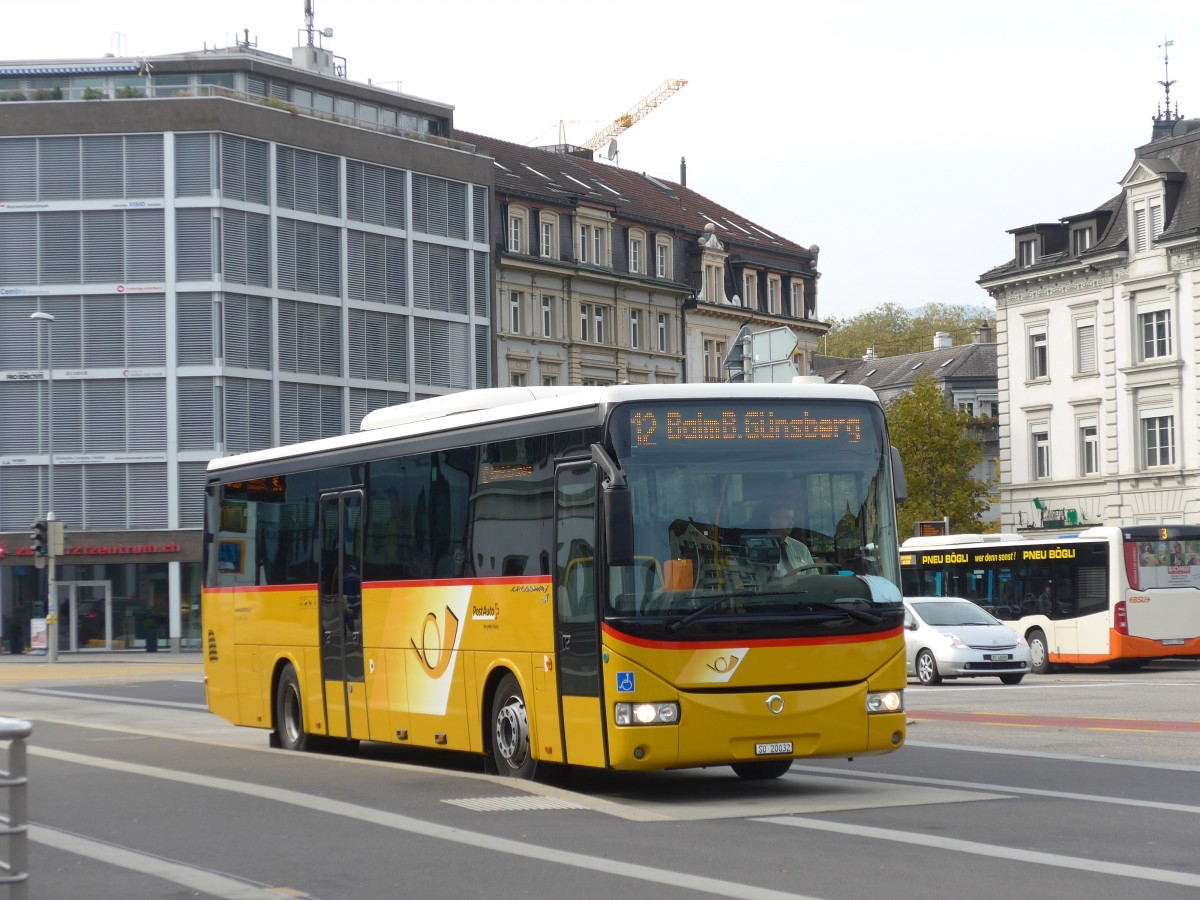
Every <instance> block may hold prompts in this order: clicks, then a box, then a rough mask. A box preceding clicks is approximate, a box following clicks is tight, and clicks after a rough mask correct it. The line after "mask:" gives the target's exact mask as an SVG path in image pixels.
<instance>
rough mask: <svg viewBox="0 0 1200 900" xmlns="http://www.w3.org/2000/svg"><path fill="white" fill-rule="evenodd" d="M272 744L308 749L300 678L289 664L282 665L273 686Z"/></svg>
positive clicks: (287, 747)
mask: <svg viewBox="0 0 1200 900" xmlns="http://www.w3.org/2000/svg"><path fill="white" fill-rule="evenodd" d="M271 743H272V745H274V746H278V747H282V748H283V749H284V750H308V749H310V747H309V736H308V735H307V734H305V732H304V704H303V703H302V702H301V699H300V679H298V678H297V677H296V670H295V669H293V668H292V667H291V666H290V665H288V666H284V669H283V672H281V673H280V675H279V684H278V686H277V687H276V688H275V733H274V740H273V741H272V742H271Z"/></svg>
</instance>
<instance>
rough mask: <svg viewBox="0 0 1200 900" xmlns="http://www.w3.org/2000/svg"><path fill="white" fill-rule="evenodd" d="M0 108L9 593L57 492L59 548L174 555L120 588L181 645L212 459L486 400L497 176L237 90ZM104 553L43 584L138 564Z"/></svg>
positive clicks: (4, 542)
mask: <svg viewBox="0 0 1200 900" xmlns="http://www.w3.org/2000/svg"><path fill="white" fill-rule="evenodd" d="M236 63H240V64H241V65H243V66H245V65H247V63H246V61H244V60H239V61H236ZM280 68H286V67H283V66H281V67H280ZM247 77H248V76H247ZM272 77H273V78H274V77H275V76H272ZM282 77H283V76H281V78H282ZM329 80H330V81H331V82H337V81H338V79H329ZM271 83H272V85H274V84H275V81H274V80H273V81H272V82H271ZM331 89H332V90H334V91H335V92H336V90H337V85H334V86H332V87H331ZM424 102H426V103H427V101H424ZM6 107H9V108H11V109H16V110H17V112H18V113H19V114H26V113H29V116H28V118H27V122H28V124H27V125H26V126H23V125H22V120H21V119H20V118H19V117H18V118H16V119H10V120H9V121H8V123H7V124H6V135H5V136H0V247H3V248H5V249H4V251H3V252H0V548H5V552H4V553H0V578H2V579H3V581H0V596H9V597H11V596H14V593H13V592H14V591H16V592H17V594H22V593H26V594H27V593H28V592H29V590H30V588H29V585H30V584H34V583H35V582H34V581H33V580H31V579H34V578H35V576H34V575H32V574H31V567H29V566H27V565H26V566H21V565H17V564H16V563H20V562H28V561H27V560H19V559H17V558H16V557H18V556H19V555H20V551H21V549H22V548H24V547H25V545H26V544H27V543H28V541H27V539H26V538H25V535H26V533H27V532H28V530H29V526H30V523H31V522H33V521H34V520H35V519H38V518H41V517H43V516H44V515H45V512H46V510H47V509H48V508H50V506H51V502H52V504H53V510H54V512H55V514H56V516H57V518H59V519H61V520H64V521H65V522H66V526H67V534H68V540H67V543H68V546H72V545H81V544H83V543H86V542H88V541H94V542H97V545H98V546H99V545H100V544H103V545H104V546H106V547H113V546H120V547H125V548H126V549H129V548H130V547H158V548H160V549H161V548H164V547H165V548H171V547H174V548H176V549H175V550H174V551H172V550H170V549H167V550H166V551H164V552H163V553H162V554H161V555H156V556H155V557H154V558H155V559H163V560H165V561H164V562H163V564H162V566H163V571H162V572H161V573H159V572H157V570H155V571H154V572H153V573H151V574H148V575H146V581H145V584H129V583H128V582H129V580H130V578H133V579H134V580H135V581H137V580H140V579H142V577H143V576H142V575H141V574H137V575H136V576H128V577H125V578H124V580H122V577H121V576H114V577H115V578H116V581H114V584H116V583H118V582H119V583H121V584H124V585H125V588H122V589H123V590H126V591H127V592H128V593H130V594H131V595H134V594H137V593H138V592H140V591H144V592H147V595H153V596H155V597H157V596H158V595H159V594H160V593H163V594H164V595H165V596H169V600H170V605H169V611H168V614H167V615H166V616H165V618H166V619H168V620H169V621H164V626H165V625H168V624H169V625H170V629H171V637H172V641H173V642H172V646H173V647H178V646H180V645H181V644H182V645H183V646H190V644H189V641H188V639H187V627H186V619H187V610H188V609H192V610H194V609H197V608H198V603H199V560H200V551H201V547H200V544H199V537H198V535H199V529H200V528H201V526H202V524H203V507H204V504H203V500H204V483H205V476H204V473H205V467H206V465H207V462H208V461H209V460H210V459H213V458H216V457H219V456H222V455H225V454H229V453H235V452H242V451H247V450H255V449H261V448H265V447H270V446H277V445H279V444H284V443H292V442H298V441H303V440H309V439H312V438H318V437H327V436H331V435H337V434H342V433H345V432H347V431H351V430H355V429H357V428H358V424H359V422H360V421H361V420H362V418H363V416H365V415H366V414H367V413H368V412H370V411H372V410H374V409H377V408H379V407H382V406H387V405H394V404H397V403H404V402H408V401H411V400H414V399H419V398H423V397H428V396H433V395H437V394H439V393H449V392H451V391H456V390H461V389H464V388H470V387H487V386H490V378H491V375H490V358H491V352H490V349H489V346H488V345H489V343H490V340H491V323H490V315H491V310H490V307H489V303H488V298H489V297H490V296H491V285H490V277H491V275H490V273H491V257H490V247H489V224H488V220H487V216H488V210H489V195H490V191H491V177H492V174H491V173H492V166H491V162H490V160H488V159H485V158H484V157H481V156H477V155H476V154H474V153H471V152H464V149H463V146H462V145H455V144H454V142H452V141H442V144H438V143H436V142H430V141H418V140H415V139H413V138H412V137H411V136H405V135H399V136H397V135H384V134H376V133H368V132H365V131H363V130H361V129H357V128H352V127H349V126H344V125H337V124H333V123H330V122H327V121H324V120H322V119H320V118H318V117H316V116H312V117H304V116H301V117H297V116H294V115H288V114H287V113H284V112H281V111H279V110H277V109H274V108H272V107H270V106H267V105H255V104H252V103H247V102H244V101H239V100H233V99H203V100H201V99H199V98H183V97H181V98H178V99H172V100H168V101H164V100H156V101H154V102H153V103H140V102H138V101H133V100H131V101H129V102H120V103H112V104H107V105H105V106H104V109H103V111H102V110H101V104H89V103H57V104H52V103H23V104H16V103H13V104H6ZM38 107H52V108H51V109H48V110H44V112H45V113H46V115H42V116H39V115H37V114H36V113H38V109H37V108H38ZM447 109H448V108H447ZM185 111H186V112H187V113H188V114H187V115H185V114H184V113H185ZM193 112H194V113H195V114H194V115H192V114H191V113H193ZM50 113H53V116H51V115H50ZM447 115H448V113H447ZM185 121H186V122H187V123H188V124H187V125H186V126H183V127H187V128H194V129H195V130H189V131H179V130H178V128H179V127H180V123H182V122H185ZM63 131H71V132H73V133H70V134H63V133H62V132H63ZM21 132H24V133H21ZM443 145H445V146H443ZM35 312H46V313H50V314H51V315H53V316H54V321H53V324H52V325H46V324H39V323H37V322H35V321H31V319H30V315H31V314H32V313H35ZM51 341H52V350H51V345H50V342H51ZM51 375H52V381H51ZM51 385H52V388H53V398H52V403H53V423H52V428H51V427H48V426H50V424H51V423H50V422H49V421H48V410H49V406H50V401H51V396H50V393H51V390H50V389H51ZM51 431H52V440H53V445H52V448H51V443H50V440H51V436H50V435H51ZM51 449H52V450H53V498H51V497H50V489H51V488H50V484H51V479H50V477H49V476H50V471H51V470H50V463H51V459H52V457H51ZM135 537H136V540H137V543H136V545H134V544H133V543H132V538H135ZM130 554H132V555H130ZM113 556H114V559H111V560H105V559H99V558H97V559H89V560H87V564H86V565H84V564H79V565H76V564H75V560H74V559H72V560H71V562H70V564H67V562H66V558H63V559H61V560H60V565H59V571H60V574H59V576H58V577H59V579H60V580H63V579H64V578H65V579H66V580H68V581H70V580H72V579H73V580H75V581H79V582H80V583H82V582H83V581H84V580H86V578H92V579H93V580H96V579H99V580H104V577H105V571H106V570H108V569H113V570H114V571H115V570H116V569H117V568H119V567H120V566H121V565H125V566H128V567H130V568H131V570H137V571H138V572H141V570H142V568H143V564H147V565H148V564H149V562H150V560H149V559H148V558H143V557H141V556H140V555H139V554H137V553H133V552H132V550H131V551H130V553H125V552H124V551H114V553H113ZM115 557H121V560H120V562H117V561H116V559H115ZM153 568H154V566H153V565H148V567H147V568H146V571H147V572H149V571H150V569H153ZM26 569H30V572H26V571H25V570H26ZM22 579H24V580H22ZM114 590H117V588H114ZM156 602H157V601H156ZM181 616H182V619H181ZM180 621H183V622H184V625H183V626H181V625H180Z"/></svg>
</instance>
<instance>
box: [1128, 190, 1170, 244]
mask: <svg viewBox="0 0 1200 900" xmlns="http://www.w3.org/2000/svg"><path fill="white" fill-rule="evenodd" d="M1162 230H1163V208H1162V197H1147V198H1145V199H1144V200H1135V201H1134V202H1133V230H1132V244H1133V246H1132V250H1133V252H1134V253H1145V252H1146V251H1147V250H1149V249H1150V248H1151V247H1152V246H1153V244H1154V241H1155V240H1156V239H1157V238H1158V236H1159V235H1160V234H1162Z"/></svg>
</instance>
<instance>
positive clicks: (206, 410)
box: [175, 378, 216, 450]
mask: <svg viewBox="0 0 1200 900" xmlns="http://www.w3.org/2000/svg"><path fill="white" fill-rule="evenodd" d="M175 396H176V397H177V398H178V400H179V408H180V410H183V411H185V414H184V415H181V416H179V449H180V450H212V449H214V448H215V447H216V425H215V416H214V411H215V408H216V403H215V399H214V396H213V381H212V379H211V378H180V379H179V380H178V382H177V383H176V387H175Z"/></svg>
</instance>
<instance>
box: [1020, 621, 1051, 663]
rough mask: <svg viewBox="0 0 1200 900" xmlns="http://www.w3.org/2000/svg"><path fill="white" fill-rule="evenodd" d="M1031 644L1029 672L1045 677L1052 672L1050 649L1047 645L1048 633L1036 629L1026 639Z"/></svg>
mask: <svg viewBox="0 0 1200 900" xmlns="http://www.w3.org/2000/svg"><path fill="white" fill-rule="evenodd" d="M1026 640H1027V641H1028V642H1029V671H1030V672H1032V673H1033V674H1034V675H1045V674H1046V673H1048V672H1049V671H1050V647H1049V646H1048V645H1047V643H1046V632H1044V631H1042V629H1040V628H1035V629H1033V631H1031V632H1029V636H1028V637H1027V638H1026Z"/></svg>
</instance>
